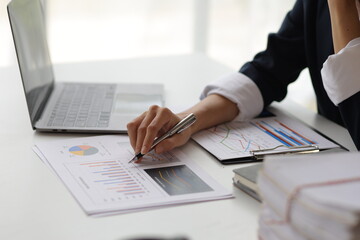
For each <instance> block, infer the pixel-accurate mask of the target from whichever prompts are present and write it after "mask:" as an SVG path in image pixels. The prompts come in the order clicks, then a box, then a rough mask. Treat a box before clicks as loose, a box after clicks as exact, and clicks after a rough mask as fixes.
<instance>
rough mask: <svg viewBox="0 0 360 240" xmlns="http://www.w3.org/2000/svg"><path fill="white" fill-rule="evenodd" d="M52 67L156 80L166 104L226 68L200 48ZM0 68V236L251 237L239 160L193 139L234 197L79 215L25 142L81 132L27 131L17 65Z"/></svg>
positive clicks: (316, 122) (335, 131) (310, 117)
mask: <svg viewBox="0 0 360 240" xmlns="http://www.w3.org/2000/svg"><path fill="white" fill-rule="evenodd" d="M55 70H56V71H55V72H56V77H57V79H58V80H77V81H85V80H86V81H96V80H99V79H103V80H104V81H110V82H116V81H119V82H129V81H130V82H162V83H164V84H165V91H166V102H167V104H168V105H175V104H178V103H179V102H181V103H182V104H185V105H191V104H192V103H194V102H196V101H197V99H198V96H199V93H200V91H201V90H202V88H203V86H204V85H205V84H206V83H207V82H209V81H211V80H213V79H216V78H218V77H219V76H220V75H222V74H224V73H228V72H230V71H231V70H230V69H228V68H227V67H224V66H222V65H221V64H218V63H216V62H214V61H212V60H210V59H209V58H207V57H205V56H203V55H187V56H172V57H160V58H148V59H133V60H119V61H111V62H90V63H81V64H80V63H79V64H66V65H59V66H56V68H55ZM0 76H1V81H2V87H1V89H0V96H1V102H0V111H1V112H2V114H1V118H0V124H1V130H0V146H1V153H2V156H1V157H0V158H1V161H0V189H1V197H0V239H39V240H40V239H61V240H64V239H127V238H130V237H136V236H154V235H155V236H163V237H173V236H179V235H181V236H187V237H189V238H190V239H200V240H202V239H207V240H209V239H210V240H211V239H214V240H218V239H224V240H225V239H226V240H232V239H246V240H254V239H256V229H257V214H258V212H259V207H260V204H259V203H258V202H256V201H255V200H253V199H252V198H251V197H249V196H248V195H246V194H245V193H243V192H241V191H240V190H238V189H237V188H234V187H233V186H232V180H231V178H232V176H233V173H232V169H233V168H235V167H239V165H230V166H223V165H221V164H220V163H218V162H217V161H216V160H215V159H214V158H213V157H211V156H210V155H209V154H208V153H206V152H205V151H204V150H202V149H201V148H200V147H198V146H197V145H196V144H195V143H193V142H189V143H188V144H187V145H185V146H184V147H183V150H184V151H185V152H186V153H187V154H188V155H189V156H190V157H191V158H192V159H194V161H196V162H197V163H198V164H199V165H201V166H202V167H203V168H204V169H205V171H207V172H208V173H210V174H211V175H212V176H214V178H215V179H216V180H217V181H219V182H220V183H221V184H223V185H224V186H225V187H227V188H228V189H234V190H233V191H234V195H235V198H233V199H228V200H220V201H213V202H204V203H197V204H189V205H183V206H176V207H166V208H161V209H154V210H148V211H142V212H137V213H131V214H125V215H115V216H110V217H101V218H93V217H88V216H86V215H85V213H84V212H83V211H82V210H81V208H80V207H79V205H78V204H77V202H76V201H75V200H74V198H73V197H72V196H71V195H70V193H69V192H68V191H67V189H66V188H65V186H64V185H63V184H62V183H61V181H60V180H59V179H58V178H57V177H56V176H55V175H54V174H53V173H52V172H51V171H50V170H49V169H47V168H46V166H45V165H44V164H43V163H42V162H41V161H40V159H39V158H38V157H37V156H36V155H35V154H34V153H33V152H32V149H31V147H32V146H33V145H34V143H35V142H37V141H39V140H42V141H43V140H53V139H59V138H70V137H76V136H84V135H73V134H72V135H70V134H38V133H36V132H34V131H33V130H32V129H31V127H30V121H29V117H28V115H27V108H26V104H25V97H24V94H23V89H22V85H21V81H20V75H19V73H18V69H17V67H16V68H15V67H14V68H8V69H0ZM4 86H6V87H4ZM276 109H278V110H279V109H280V111H283V110H289V111H290V112H292V113H294V114H297V115H298V116H300V118H301V119H302V120H304V121H305V122H306V123H308V124H309V125H312V126H315V127H316V128H317V129H318V130H319V131H323V132H326V133H327V135H329V136H330V137H333V138H334V139H335V140H337V141H339V142H340V143H341V144H343V145H344V146H345V147H347V148H349V149H351V150H354V149H355V147H354V145H353V144H352V142H351V139H350V137H349V134H348V133H347V131H346V130H345V129H344V128H342V127H340V126H338V125H336V124H333V123H331V122H329V121H327V120H326V119H323V118H322V117H320V116H318V115H316V114H314V113H311V112H309V111H306V110H305V109H302V108H300V107H299V106H297V105H294V104H292V103H286V104H281V105H278V104H277V105H276ZM9 116H13V117H15V118H13V119H10V118H8V117H9ZM241 166H246V165H241Z"/></svg>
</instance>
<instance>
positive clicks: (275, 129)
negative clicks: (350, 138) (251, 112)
mask: <svg viewBox="0 0 360 240" xmlns="http://www.w3.org/2000/svg"><path fill="white" fill-rule="evenodd" d="M192 138H193V139H194V140H195V141H196V142H197V143H198V144H200V145H201V146H202V147H203V148H205V149H206V150H207V151H209V152H210V153H211V154H213V155H214V156H215V157H216V158H217V159H219V160H220V161H226V160H229V159H242V158H244V159H245V158H254V153H255V152H260V153H262V154H264V153H266V152H276V153H282V152H299V151H297V150H300V151H301V150H306V148H308V149H307V150H309V151H312V150H324V149H331V148H339V147H340V146H339V145H337V144H336V143H334V142H332V141H330V140H328V139H327V138H325V137H324V136H322V135H320V134H319V133H317V132H316V131H314V130H313V129H311V128H310V127H308V126H306V125H304V124H302V123H301V122H299V121H296V120H294V119H291V118H288V117H285V116H274V117H266V118H256V119H254V120H252V121H249V122H236V121H234V122H229V123H225V124H221V125H218V126H216V127H212V128H209V129H207V130H203V131H201V132H199V133H197V134H195V135H194V136H193V137H192ZM279 146H281V147H279ZM240 161H241V160H240Z"/></svg>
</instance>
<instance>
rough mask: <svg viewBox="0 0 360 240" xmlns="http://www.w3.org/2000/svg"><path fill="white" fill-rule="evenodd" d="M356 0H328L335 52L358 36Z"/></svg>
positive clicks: (359, 35)
mask: <svg viewBox="0 0 360 240" xmlns="http://www.w3.org/2000/svg"><path fill="white" fill-rule="evenodd" d="M356 1H358V0H328V4H329V9H330V16H331V28H332V35H333V42H334V51H335V53H338V52H339V51H340V50H341V49H343V48H344V47H345V46H346V45H347V44H348V43H349V42H350V41H351V40H353V39H355V38H358V37H360V21H359V15H358V11H357V8H356Z"/></svg>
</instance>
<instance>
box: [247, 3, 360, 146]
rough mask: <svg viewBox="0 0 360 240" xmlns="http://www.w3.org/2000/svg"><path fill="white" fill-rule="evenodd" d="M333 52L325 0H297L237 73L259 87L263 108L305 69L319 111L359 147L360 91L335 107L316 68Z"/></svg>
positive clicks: (319, 67)
mask: <svg viewBox="0 0 360 240" xmlns="http://www.w3.org/2000/svg"><path fill="white" fill-rule="evenodd" d="M333 53H334V50H333V42H332V35H331V22H330V13H329V8H328V5H327V0H316V1H314V0H298V1H296V3H295V6H294V8H293V9H292V10H291V11H290V12H289V13H288V14H287V15H286V17H285V19H284V21H283V23H282V25H281V27H280V30H279V31H278V32H277V33H273V34H269V37H268V44H267V47H266V50H265V51H263V52H260V53H258V54H257V55H255V57H254V59H253V60H252V61H251V62H248V63H246V64H245V65H244V66H243V67H242V68H241V69H240V72H241V73H243V74H245V75H247V76H248V77H249V78H251V79H252V80H253V81H254V82H255V83H256V85H257V86H258V87H259V89H260V91H261V94H262V96H263V99H264V105H265V107H266V106H268V105H269V104H270V103H271V102H272V101H281V100H282V99H284V98H285V96H286V93H287V86H288V84H290V83H292V82H293V81H295V80H296V79H297V78H298V76H299V74H300V72H301V71H302V70H303V69H304V68H309V72H310V76H311V81H312V84H313V87H314V90H315V94H316V100H317V107H318V112H319V114H321V115H323V116H324V117H326V118H328V119H330V120H332V121H334V122H336V123H338V124H340V125H343V126H345V127H347V129H348V130H349V132H350V134H351V136H352V138H353V141H354V142H355V144H356V147H357V148H358V149H360V139H359V138H360V92H358V93H357V94H355V95H353V96H352V97H350V98H348V99H346V100H345V101H343V102H342V103H340V104H339V106H338V107H336V106H335V105H334V104H333V103H332V102H331V100H330V99H329V97H328V95H327V93H326V91H325V89H324V86H323V83H322V78H321V73H320V70H321V68H322V66H323V63H324V62H325V61H326V59H327V58H328V56H329V55H331V54H333ZM359 80H360V79H359Z"/></svg>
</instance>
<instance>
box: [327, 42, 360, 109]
mask: <svg viewBox="0 0 360 240" xmlns="http://www.w3.org/2000/svg"><path fill="white" fill-rule="evenodd" d="M359 59H360V38H356V39H353V40H352V41H350V42H349V43H348V45H346V47H344V48H343V49H341V51H339V52H338V53H337V54H333V55H330V56H329V57H328V59H327V60H326V61H325V63H324V65H323V68H322V69H321V75H322V78H323V84H324V88H325V90H326V92H327V94H328V96H329V98H330V99H331V101H332V102H333V103H334V104H335V105H336V106H337V105H338V104H339V103H341V102H342V101H344V100H346V99H348V98H349V97H351V96H352V95H354V94H356V93H357V92H359V91H360V78H359V76H360V61H359Z"/></svg>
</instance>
